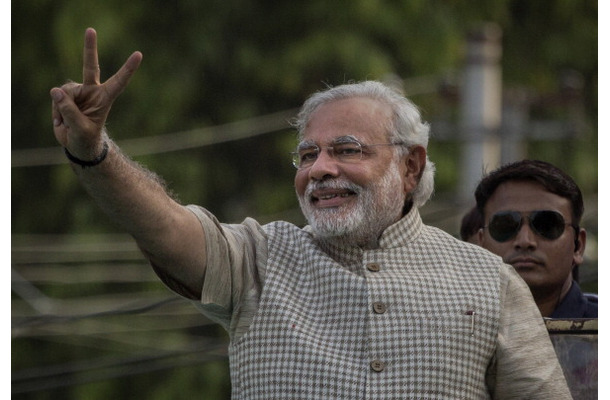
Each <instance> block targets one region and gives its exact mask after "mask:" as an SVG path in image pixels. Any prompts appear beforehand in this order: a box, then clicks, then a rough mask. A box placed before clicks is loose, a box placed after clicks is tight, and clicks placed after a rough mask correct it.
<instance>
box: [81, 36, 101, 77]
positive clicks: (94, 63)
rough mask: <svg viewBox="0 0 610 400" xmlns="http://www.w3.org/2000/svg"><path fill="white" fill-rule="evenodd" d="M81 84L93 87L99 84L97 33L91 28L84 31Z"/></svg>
mask: <svg viewBox="0 0 610 400" xmlns="http://www.w3.org/2000/svg"><path fill="white" fill-rule="evenodd" d="M83 83H84V84H85V85H93V84H99V83H100V65H99V63H98V58H97V33H96V32H95V29H93V28H87V30H86V31H85V48H84V50H83Z"/></svg>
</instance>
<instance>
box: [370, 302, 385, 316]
mask: <svg viewBox="0 0 610 400" xmlns="http://www.w3.org/2000/svg"><path fill="white" fill-rule="evenodd" d="M386 310H387V307H386V306H385V304H383V303H382V302H380V301H377V302H375V303H373V311H375V312H376V313H377V314H383V313H384V312H386Z"/></svg>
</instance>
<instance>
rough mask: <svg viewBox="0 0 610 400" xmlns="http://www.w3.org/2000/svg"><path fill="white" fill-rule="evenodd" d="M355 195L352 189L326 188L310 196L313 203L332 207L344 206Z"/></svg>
mask: <svg viewBox="0 0 610 400" xmlns="http://www.w3.org/2000/svg"><path fill="white" fill-rule="evenodd" d="M355 195H356V193H355V192H353V191H351V190H347V191H346V190H325V191H318V192H314V193H312V194H311V197H310V198H311V203H312V204H314V205H316V206H317V207H323V208H330V207H339V206H342V205H343V204H345V203H346V201H347V199H349V198H350V197H353V196H355Z"/></svg>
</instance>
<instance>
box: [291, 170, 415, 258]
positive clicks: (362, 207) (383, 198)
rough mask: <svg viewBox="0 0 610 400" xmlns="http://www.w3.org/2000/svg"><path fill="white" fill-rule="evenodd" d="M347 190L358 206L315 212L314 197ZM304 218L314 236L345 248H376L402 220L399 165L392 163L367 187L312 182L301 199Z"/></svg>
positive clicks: (338, 181) (334, 181) (331, 181)
mask: <svg viewBox="0 0 610 400" xmlns="http://www.w3.org/2000/svg"><path fill="white" fill-rule="evenodd" d="M325 188H326V189H328V188H333V189H348V190H350V191H352V192H354V193H355V195H356V196H357V198H356V203H355V204H350V205H344V206H340V207H332V208H316V207H314V206H313V204H312V202H311V193H312V192H313V191H314V190H318V189H325ZM298 198H299V204H300V205H301V210H302V212H303V215H304V216H305V218H306V219H307V222H308V223H309V225H310V226H311V228H312V230H313V232H314V234H315V235H316V236H317V237H318V238H320V239H322V240H326V241H332V242H336V243H340V244H343V245H356V246H365V247H371V246H372V247H374V246H376V243H377V240H378V239H379V236H380V235H381V233H382V232H383V231H384V230H385V229H386V228H387V227H388V226H390V225H392V224H393V223H395V222H397V221H398V220H399V219H400V218H401V217H402V210H403V206H404V203H405V195H404V194H403V193H402V179H401V176H400V171H399V169H398V164H397V163H396V162H392V163H391V164H390V167H389V168H388V170H387V171H386V172H385V174H384V175H383V176H382V177H381V178H380V179H379V180H378V181H377V182H373V183H371V184H370V185H368V186H360V185H356V184H354V183H352V182H350V181H347V180H345V179H328V180H325V181H318V182H310V183H309V184H308V185H307V188H306V189H305V194H304V196H298Z"/></svg>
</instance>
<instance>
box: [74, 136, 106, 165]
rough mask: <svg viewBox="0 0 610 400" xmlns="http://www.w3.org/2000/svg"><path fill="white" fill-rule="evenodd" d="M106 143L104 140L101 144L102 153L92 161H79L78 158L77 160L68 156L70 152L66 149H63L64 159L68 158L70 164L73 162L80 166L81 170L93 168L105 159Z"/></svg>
mask: <svg viewBox="0 0 610 400" xmlns="http://www.w3.org/2000/svg"><path fill="white" fill-rule="evenodd" d="M108 148H109V146H108V141H107V140H104V142H103V143H102V151H101V152H100V153H99V155H98V156H97V157H95V158H94V159H92V160H81V159H80V158H77V157H75V156H73V155H72V154H70V152H69V151H68V149H67V148H66V147H64V153H65V154H66V157H68V160H70V161H71V162H73V163H74V164H76V165H80V166H81V168H90V167H94V166H96V165H98V164H100V163H101V162H102V161H104V160H105V159H106V156H107V155H108Z"/></svg>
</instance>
